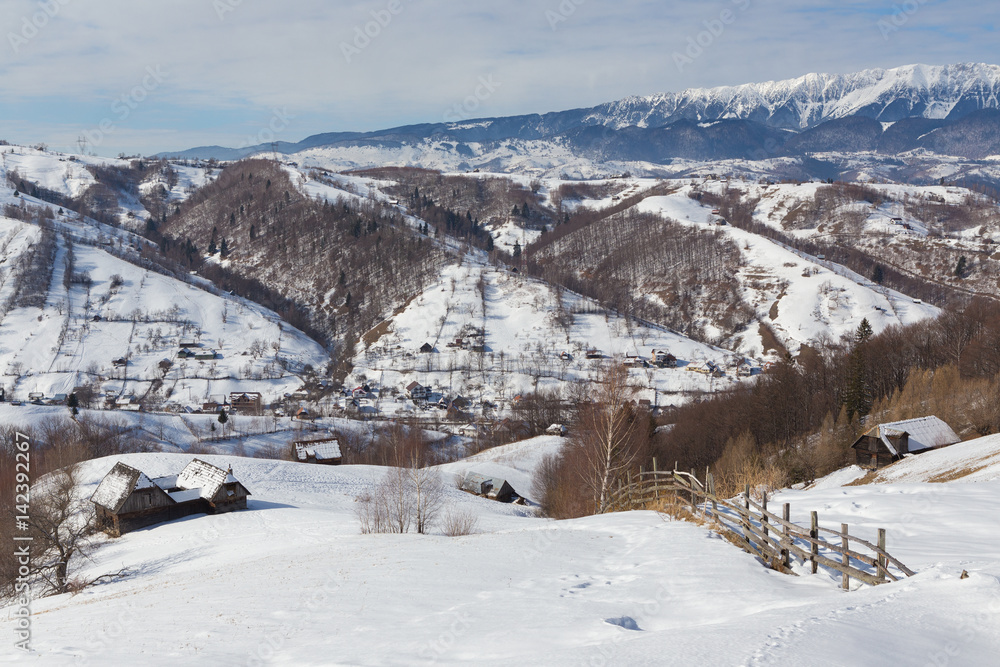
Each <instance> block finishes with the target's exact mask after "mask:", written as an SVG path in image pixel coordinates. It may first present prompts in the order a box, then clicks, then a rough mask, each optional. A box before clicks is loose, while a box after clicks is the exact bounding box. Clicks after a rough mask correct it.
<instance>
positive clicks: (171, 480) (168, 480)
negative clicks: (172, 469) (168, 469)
mask: <svg viewBox="0 0 1000 667" xmlns="http://www.w3.org/2000/svg"><path fill="white" fill-rule="evenodd" d="M177 477H178V475H164V476H163V477H154V478H153V484H156V485H157V486H158V487H160V488H161V489H163V490H164V491H166V490H167V489H172V488H174V487H176V486H177Z"/></svg>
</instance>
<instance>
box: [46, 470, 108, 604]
mask: <svg viewBox="0 0 1000 667" xmlns="http://www.w3.org/2000/svg"><path fill="white" fill-rule="evenodd" d="M78 481H79V468H78V467H77V466H76V465H71V466H67V467H65V468H60V469H59V470H57V471H55V472H52V473H49V474H48V475H46V476H45V477H43V478H42V479H40V480H39V481H38V483H36V484H35V486H34V487H33V488H32V496H31V497H32V503H31V514H30V516H29V517H28V519H27V522H28V528H29V531H30V534H31V537H32V538H33V541H32V542H31V556H32V558H31V562H32V575H33V576H34V577H35V578H36V580H37V582H38V583H39V584H40V585H41V586H42V587H43V588H44V589H45V593H46V594H51V595H59V594H61V593H70V592H73V591H75V590H79V589H80V588H83V587H86V586H89V585H90V584H93V583H96V582H97V581H100V580H101V579H105V578H112V577H118V576H122V575H124V574H125V573H126V570H121V571H119V572H117V573H114V574H110V575H102V576H99V577H95V578H93V579H87V580H80V579H76V580H74V579H71V578H70V566H71V564H72V563H73V561H74V559H77V560H78V559H79V558H80V557H84V558H87V557H88V554H89V546H90V539H89V538H90V536H91V535H92V534H93V533H94V532H95V520H94V510H93V507H92V506H91V504H90V503H89V502H88V501H87V499H86V498H83V497H81V496H80V494H79V492H78Z"/></svg>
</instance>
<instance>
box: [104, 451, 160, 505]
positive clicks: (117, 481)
mask: <svg viewBox="0 0 1000 667" xmlns="http://www.w3.org/2000/svg"><path fill="white" fill-rule="evenodd" d="M154 486H156V485H155V484H153V482H152V480H150V479H149V478H148V477H146V475H145V473H142V472H140V471H138V470H136V469H135V468H133V467H131V466H127V465H125V464H124V463H120V462H119V463H116V464H115V467H114V468H112V469H111V470H110V471H109V472H108V474H107V475H105V476H104V479H102V480H101V483H100V484H98V485H97V490H96V491H94V495H92V496H91V497H90V500H91V502H93V503H94V504H95V505H100V506H101V507H103V508H105V509H107V510H110V511H112V512H117V511H118V510H119V509H121V506H122V505H123V504H125V500H126V499H127V498H128V497H129V495H131V494H132V492H133V491H135V490H136V489H149V488H152V487H154Z"/></svg>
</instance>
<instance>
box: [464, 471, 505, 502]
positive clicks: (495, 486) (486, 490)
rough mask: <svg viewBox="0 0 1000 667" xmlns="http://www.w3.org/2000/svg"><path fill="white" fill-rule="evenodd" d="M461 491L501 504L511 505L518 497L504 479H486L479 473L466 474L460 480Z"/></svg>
mask: <svg viewBox="0 0 1000 667" xmlns="http://www.w3.org/2000/svg"><path fill="white" fill-rule="evenodd" d="M461 489H462V490H463V491H467V492H468V493H473V494H475V495H477V496H482V497H484V498H489V499H490V500H496V501H498V502H501V503H512V502H514V501H515V500H517V498H519V496H518V495H517V492H516V491H514V488H513V487H512V486H511V485H510V483H508V482H507V480H505V479H500V478H499V477H488V476H486V475H480V474H479V473H474V472H467V473H465V476H464V477H463V478H462V484H461Z"/></svg>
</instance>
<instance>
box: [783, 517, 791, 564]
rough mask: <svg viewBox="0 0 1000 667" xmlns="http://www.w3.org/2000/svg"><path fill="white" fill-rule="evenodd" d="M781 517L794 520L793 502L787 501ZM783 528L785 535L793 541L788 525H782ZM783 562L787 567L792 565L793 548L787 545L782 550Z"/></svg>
mask: <svg viewBox="0 0 1000 667" xmlns="http://www.w3.org/2000/svg"><path fill="white" fill-rule="evenodd" d="M781 518H782V519H784V520H785V521H791V520H792V504H791V503H785V506H784V507H783V508H782V510H781ZM781 529H782V530H781V532H782V533H784V535H785V539H786V540H788V541H789V542H791V539H792V538H791V535H789V533H788V526H782V527H781ZM781 563H782V565H784V566H785V568H786V569H788V568H791V567H792V550H791V549H789V548H788V547H785V548H784V549H782V550H781Z"/></svg>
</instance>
